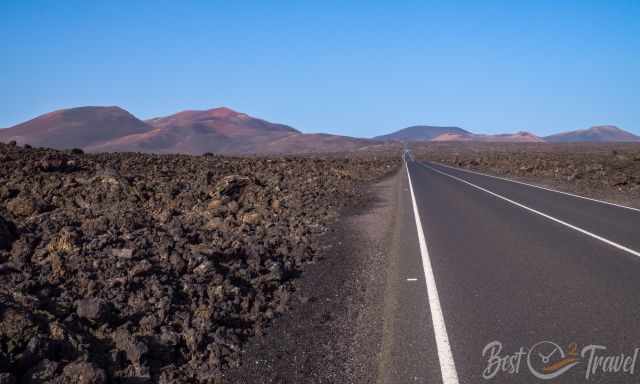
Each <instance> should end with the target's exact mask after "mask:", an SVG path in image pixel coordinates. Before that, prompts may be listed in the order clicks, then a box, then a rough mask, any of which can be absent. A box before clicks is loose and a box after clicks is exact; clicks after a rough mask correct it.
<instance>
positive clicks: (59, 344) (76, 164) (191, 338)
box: [0, 144, 400, 383]
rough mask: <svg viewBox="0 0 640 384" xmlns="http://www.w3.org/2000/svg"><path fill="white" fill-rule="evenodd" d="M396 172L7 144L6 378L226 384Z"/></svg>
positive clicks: (0, 306) (349, 163) (383, 167)
mask: <svg viewBox="0 0 640 384" xmlns="http://www.w3.org/2000/svg"><path fill="white" fill-rule="evenodd" d="M399 165H400V156H399V152H397V151H390V152H384V151H377V152H375V153H360V154H359V155H357V156H356V155H349V156H347V155H332V156H313V157H312V156H309V157H271V158H231V157H220V156H213V155H206V156H186V155H144V154H134V153H130V154H92V155H88V154H84V153H83V152H82V151H81V150H68V151H55V150H49V149H33V148H29V147H20V146H16V145H15V144H13V145H12V144H9V145H5V144H0V383H15V382H19V383H45V382H50V383H104V382H122V383H124V382H126V383H144V382H159V383H183V382H193V383H202V382H211V383H215V382H220V381H221V380H222V377H223V376H222V375H223V373H224V372H225V371H226V370H227V369H229V368H233V367H237V366H238V365H239V364H241V353H240V351H241V347H242V345H243V344H244V343H245V342H247V341H248V340H249V339H251V338H252V337H254V336H260V335H261V334H263V333H264V331H265V328H266V327H267V326H268V325H269V323H270V321H271V320H272V319H273V318H274V317H277V316H278V314H280V313H283V312H284V311H286V310H287V307H288V303H289V302H290V301H291V298H292V295H294V293H295V292H294V284H293V283H292V281H293V280H294V279H295V278H296V277H298V276H300V274H301V273H303V272H304V270H305V265H307V264H308V263H309V262H312V261H314V258H315V257H316V256H317V254H318V252H319V249H320V248H321V247H320V244H319V238H320V235H321V234H322V233H323V232H325V231H326V230H327V228H328V227H329V226H330V225H331V224H332V223H334V222H335V221H336V219H337V217H338V215H339V214H340V209H341V207H345V206H347V205H350V204H355V203H356V202H358V201H360V202H362V201H363V199H364V196H365V195H363V193H362V186H363V185H365V184H366V183H368V182H370V181H373V180H375V179H379V178H381V177H382V176H384V175H387V174H390V173H392V172H394V171H395V170H396V169H397V168H398V166H399Z"/></svg>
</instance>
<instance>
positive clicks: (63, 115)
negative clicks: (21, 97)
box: [0, 107, 153, 149]
mask: <svg viewBox="0 0 640 384" xmlns="http://www.w3.org/2000/svg"><path fill="white" fill-rule="evenodd" d="M152 129H153V128H152V127H151V126H149V125H147V124H146V123H145V122H143V121H141V120H139V119H137V118H136V117H135V116H133V115H132V114H130V113H129V112H127V111H125V110H124V109H122V108H119V107H80V108H71V109H62V110H59V111H54V112H51V113H47V114H45V115H42V116H39V117H36V118H35V119H32V120H29V121H27V122H24V123H22V124H18V125H16V126H13V127H11V128H7V129H0V141H3V142H8V141H12V140H15V141H16V142H18V143H19V144H31V145H34V146H39V147H50V148H57V149H63V148H84V147H87V146H91V145H97V144H100V143H104V142H106V141H109V140H115V139H118V138H122V137H125V136H128V135H135V134H143V133H146V132H149V131H150V130H152Z"/></svg>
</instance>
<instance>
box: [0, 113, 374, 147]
mask: <svg viewBox="0 0 640 384" xmlns="http://www.w3.org/2000/svg"><path fill="white" fill-rule="evenodd" d="M10 140H16V141H18V142H19V143H20V144H31V145H36V146H45V147H53V148H60V149H62V148H72V147H78V148H83V149H85V150H87V151H91V152H147V153H187V154H202V153H205V152H212V153H222V154H253V153H309V152H343V151H352V150H357V149H359V148H362V147H366V146H371V145H376V144H378V142H375V141H373V140H368V139H356V138H352V137H346V136H337V135H326V134H303V133H301V132H300V131H298V130H296V129H294V128H291V127H289V126H287V125H283V124H274V123H270V122H268V121H265V120H262V119H258V118H255V117H251V116H249V115H247V114H244V113H239V112H236V111H233V110H231V109H229V108H214V109H209V110H205V111H183V112H179V113H176V114H174V115H170V116H166V117H159V118H154V119H150V120H147V121H141V120H138V119H137V118H135V117H134V116H133V115H131V114H130V113H128V112H126V111H125V110H123V109H121V108H117V107H81V108H72V109H67V110H61V111H56V112H52V113H49V114H46V115H43V116H40V117H37V118H35V119H33V120H30V121H28V122H26V123H22V124H19V125H16V126H15V127H12V128H8V129H2V130H0V141H4V142H7V141H10Z"/></svg>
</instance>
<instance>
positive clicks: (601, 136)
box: [544, 125, 640, 143]
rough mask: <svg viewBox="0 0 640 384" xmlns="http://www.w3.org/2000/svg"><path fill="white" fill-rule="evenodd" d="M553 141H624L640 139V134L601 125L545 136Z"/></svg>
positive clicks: (547, 139) (549, 140)
mask: <svg viewBox="0 0 640 384" xmlns="http://www.w3.org/2000/svg"><path fill="white" fill-rule="evenodd" d="M544 139H545V140H546V141H548V142H551V143H562V142H594V143H595V142H624V141H640V136H636V135H634V134H632V133H630V132H627V131H625V130H622V129H620V128H618V127H616V126H614V125H601V126H596V127H591V128H589V129H579V130H577V131H570V132H562V133H558V134H555V135H551V136H546V137H545V138H544Z"/></svg>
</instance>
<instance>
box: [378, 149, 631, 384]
mask: <svg viewBox="0 0 640 384" xmlns="http://www.w3.org/2000/svg"><path fill="white" fill-rule="evenodd" d="M405 173H408V175H409V176H410V177H409V178H408V177H405V178H404V180H405V181H403V183H405V184H406V186H405V188H404V190H405V193H404V194H403V197H402V199H403V201H401V202H400V204H399V208H398V209H399V213H400V214H402V216H403V217H404V219H403V220H401V221H400V224H399V226H398V228H399V234H398V239H397V240H396V243H397V244H396V247H395V249H396V251H397V252H399V255H400V256H399V259H398V266H397V268H396V269H397V271H396V272H395V275H394V276H395V283H394V284H395V285H392V287H393V289H392V290H393V292H394V296H395V297H396V299H395V301H394V307H393V311H392V312H391V314H390V315H389V318H390V320H389V321H388V323H390V324H391V326H390V327H388V328H389V329H388V335H387V339H386V344H385V348H384V351H385V353H384V354H383V357H384V358H383V359H382V363H381V364H382V372H384V375H382V378H381V380H379V381H382V382H388V383H405V382H411V383H413V382H416V383H445V384H450V383H483V382H494V383H540V382H552V383H584V382H589V383H637V382H640V356H638V354H637V352H636V348H640V257H639V256H640V253H638V251H640V211H638V210H631V209H626V208H623V207H618V206H614V205H609V204H603V203H600V202H596V201H591V200H587V199H581V198H578V197H574V196H569V195H566V194H561V193H557V192H553V191H547V190H543V189H540V188H535V187H531V186H526V185H523V184H518V183H514V182H510V181H505V180H500V179H497V178H492V177H488V176H483V175H479V174H474V173H469V172H465V171H461V170H456V169H452V168H450V167H445V166H441V165H437V164H421V163H418V162H415V161H413V160H412V159H411V158H410V157H407V162H406V168H405ZM409 180H410V181H409ZM402 199H401V200H402ZM422 235H423V240H424V241H423V242H421V240H420V237H422ZM491 343H493V344H491ZM488 345H489V346H488ZM592 345H597V346H599V347H593V346H592ZM492 346H493V347H492ZM483 352H484V355H483ZM518 352H519V353H518ZM592 352H593V354H592ZM620 354H624V356H622V357H620ZM492 356H493V359H491V357H492ZM590 357H591V359H590ZM605 358H606V359H605ZM625 358H626V360H625ZM594 366H595V367H594ZM625 371H626V372H625ZM587 373H589V376H588V377H587ZM536 375H537V376H536ZM554 375H555V378H551V377H552V376H554Z"/></svg>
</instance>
